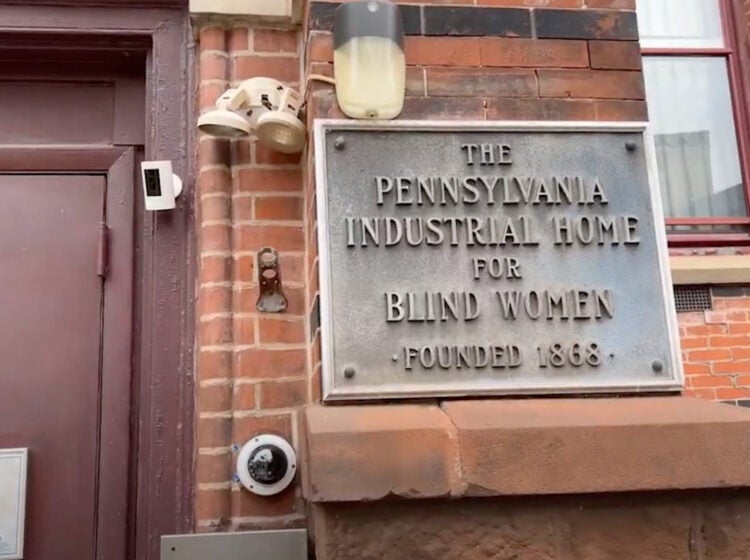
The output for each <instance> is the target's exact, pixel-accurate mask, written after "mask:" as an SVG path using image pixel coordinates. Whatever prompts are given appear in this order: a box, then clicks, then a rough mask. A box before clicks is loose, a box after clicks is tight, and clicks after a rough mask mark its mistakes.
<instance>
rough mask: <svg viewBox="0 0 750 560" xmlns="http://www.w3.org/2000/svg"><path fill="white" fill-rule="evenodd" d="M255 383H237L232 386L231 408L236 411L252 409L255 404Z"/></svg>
mask: <svg viewBox="0 0 750 560" xmlns="http://www.w3.org/2000/svg"><path fill="white" fill-rule="evenodd" d="M256 388H257V384H255V383H238V384H236V385H235V386H234V393H233V395H232V409H233V410H238V411H248V410H254V409H255V408H256V406H257V404H258V403H257V400H256V398H255V395H256Z"/></svg>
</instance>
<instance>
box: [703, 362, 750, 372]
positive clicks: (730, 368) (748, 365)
mask: <svg viewBox="0 0 750 560" xmlns="http://www.w3.org/2000/svg"><path fill="white" fill-rule="evenodd" d="M711 371H712V372H713V373H739V374H743V375H744V374H750V360H733V361H731V362H716V363H714V364H712V365H711Z"/></svg>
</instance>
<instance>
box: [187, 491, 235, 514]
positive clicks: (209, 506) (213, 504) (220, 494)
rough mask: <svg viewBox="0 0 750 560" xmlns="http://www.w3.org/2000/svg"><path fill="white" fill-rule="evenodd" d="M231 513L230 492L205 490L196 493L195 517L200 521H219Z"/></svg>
mask: <svg viewBox="0 0 750 560" xmlns="http://www.w3.org/2000/svg"><path fill="white" fill-rule="evenodd" d="M229 513H230V495H229V490H203V489H199V490H197V491H196V493H195V516H196V518H198V519H218V518H220V517H225V516H228V515H229Z"/></svg>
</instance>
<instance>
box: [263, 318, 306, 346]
mask: <svg viewBox="0 0 750 560" xmlns="http://www.w3.org/2000/svg"><path fill="white" fill-rule="evenodd" d="M259 333H260V342H261V344H262V343H287V344H293V343H297V342H299V343H302V342H305V340H306V339H305V324H304V322H303V321H301V320H295V319H292V320H287V319H283V318H270V317H262V318H261V319H260V321H259Z"/></svg>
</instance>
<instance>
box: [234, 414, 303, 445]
mask: <svg viewBox="0 0 750 560" xmlns="http://www.w3.org/2000/svg"><path fill="white" fill-rule="evenodd" d="M258 434H273V435H277V436H281V437H283V438H286V439H288V440H289V441H291V439H292V415H291V414H273V415H267V416H242V417H239V418H235V419H234V432H233V434H232V439H233V441H236V442H245V441H247V440H249V439H251V438H253V437H255V436H257V435H258Z"/></svg>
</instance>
